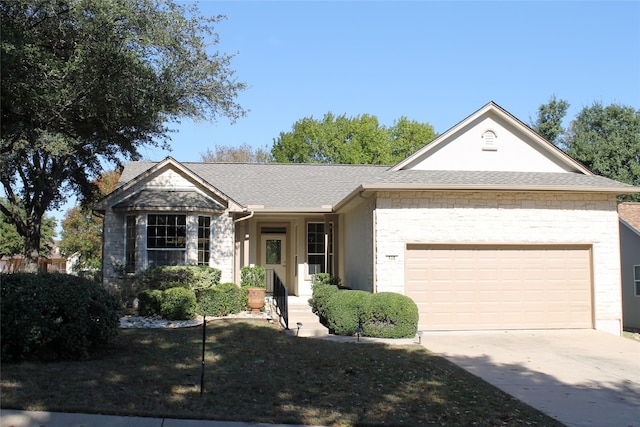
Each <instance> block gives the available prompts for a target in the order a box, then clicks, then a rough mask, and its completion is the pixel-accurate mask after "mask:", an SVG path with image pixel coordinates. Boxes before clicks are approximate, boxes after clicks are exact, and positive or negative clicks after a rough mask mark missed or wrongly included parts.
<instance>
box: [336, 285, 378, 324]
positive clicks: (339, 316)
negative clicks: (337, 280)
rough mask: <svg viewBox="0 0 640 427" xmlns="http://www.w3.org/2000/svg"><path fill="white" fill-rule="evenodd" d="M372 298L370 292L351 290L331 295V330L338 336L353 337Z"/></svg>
mask: <svg viewBox="0 0 640 427" xmlns="http://www.w3.org/2000/svg"><path fill="white" fill-rule="evenodd" d="M371 296H372V295H371V294H370V293H369V292H365V291H349V290H347V291H339V292H335V293H333V294H331V296H330V297H329V299H328V301H327V308H328V314H327V323H328V324H327V326H328V327H329V329H330V330H332V331H333V333H334V334H336V335H353V333H354V332H355V330H356V328H358V327H360V319H361V317H362V314H363V311H364V310H366V307H367V305H368V304H369V299H370V298H371Z"/></svg>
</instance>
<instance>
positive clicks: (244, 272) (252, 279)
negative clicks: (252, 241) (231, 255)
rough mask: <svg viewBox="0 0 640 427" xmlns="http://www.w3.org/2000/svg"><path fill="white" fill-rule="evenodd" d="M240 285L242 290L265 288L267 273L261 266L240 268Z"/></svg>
mask: <svg viewBox="0 0 640 427" xmlns="http://www.w3.org/2000/svg"><path fill="white" fill-rule="evenodd" d="M240 285H241V286H242V287H243V288H245V287H246V288H266V287H267V271H266V270H265V268H264V267H263V266H261V265H254V266H252V267H242V268H241V269H240Z"/></svg>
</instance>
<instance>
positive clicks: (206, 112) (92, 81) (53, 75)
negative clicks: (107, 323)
mask: <svg viewBox="0 0 640 427" xmlns="http://www.w3.org/2000/svg"><path fill="white" fill-rule="evenodd" d="M0 12H1V22H0V24H1V27H2V41H1V43H0V47H1V49H2V50H1V52H0V54H1V58H0V60H1V64H0V66H1V69H2V88H1V95H0V98H1V107H2V112H1V131H2V132H1V135H2V136H1V137H0V181H1V182H2V185H3V188H4V192H5V194H6V196H7V199H8V202H9V204H8V206H7V205H2V206H0V211H1V212H2V213H3V214H4V215H5V216H6V218H7V219H8V220H9V221H10V222H12V223H13V224H15V226H16V229H17V231H18V233H19V234H20V235H22V236H24V237H25V240H26V245H27V254H26V255H27V256H28V257H29V259H30V260H31V261H32V263H35V260H36V259H37V258H38V248H39V247H40V244H39V243H40V236H41V225H42V218H43V216H44V214H45V212H46V211H47V210H48V209H55V208H57V207H59V206H60V204H61V203H62V202H64V201H65V198H66V195H67V194H68V193H69V192H70V191H74V192H75V193H76V194H77V195H78V197H79V199H80V200H81V202H82V203H85V204H86V203H87V202H88V201H90V200H92V198H93V195H94V194H95V193H96V191H97V189H96V186H95V183H94V179H95V177H97V176H99V174H100V173H101V171H102V168H103V167H104V166H105V165H108V164H115V165H120V164H121V163H122V162H123V161H125V160H137V159H139V158H140V151H139V149H140V148H141V147H142V146H156V147H158V146H159V147H162V148H169V141H170V138H169V131H170V129H169V127H168V126H169V125H170V123H171V122H175V121H177V120H178V119H179V118H181V117H189V118H192V119H195V120H214V121H215V120H216V119H217V118H218V117H220V116H226V117H228V118H229V119H231V120H232V121H235V119H237V118H238V117H241V116H242V115H244V114H245V112H244V110H243V109H242V108H241V107H240V106H239V105H238V104H237V103H236V102H235V101H234V100H235V98H236V97H237V95H238V93H239V92H240V91H242V90H243V89H244V88H245V85H244V84H243V83H238V82H236V81H235V80H234V78H233V72H232V71H231V70H230V68H229V66H230V61H231V59H232V56H229V55H224V54H220V53H218V52H215V53H211V50H210V48H209V46H208V45H207V42H211V43H212V44H217V43H218V35H217V34H216V33H215V32H214V31H213V29H214V28H213V26H214V24H215V23H217V22H218V21H220V20H221V19H223V18H224V17H222V16H217V17H212V18H206V17H203V16H201V15H200V13H199V10H198V9H197V6H196V5H190V6H180V5H176V4H174V3H172V2H171V1H170V0H103V1H91V0H57V1H54V2H52V1H50V0H21V1H14V0H0ZM19 206H23V207H24V211H25V214H26V215H24V216H22V215H21V214H20V209H19Z"/></svg>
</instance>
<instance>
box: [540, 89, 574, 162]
mask: <svg viewBox="0 0 640 427" xmlns="http://www.w3.org/2000/svg"><path fill="white" fill-rule="evenodd" d="M568 108H569V103H568V102H567V101H565V100H563V99H560V100H557V99H556V97H555V95H553V96H552V97H551V98H550V99H549V102H548V103H546V104H542V105H540V107H538V116H537V117H536V120H535V121H532V122H531V127H532V128H533V129H535V130H536V131H537V132H538V133H539V134H540V135H542V137H544V138H545V139H546V140H547V141H549V142H552V143H554V144H555V145H556V146H557V147H558V148H561V149H562V148H566V147H565V146H564V140H563V137H564V133H565V130H564V128H563V127H562V120H563V119H564V116H565V115H566V114H567V109H568Z"/></svg>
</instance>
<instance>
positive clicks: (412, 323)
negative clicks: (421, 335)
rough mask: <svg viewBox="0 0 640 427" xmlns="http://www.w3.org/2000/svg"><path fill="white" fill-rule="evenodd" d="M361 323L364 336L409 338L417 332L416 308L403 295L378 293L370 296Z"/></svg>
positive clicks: (409, 299)
mask: <svg viewBox="0 0 640 427" xmlns="http://www.w3.org/2000/svg"><path fill="white" fill-rule="evenodd" d="M361 321H362V334H363V335H364V336H367V337H378V338H411V337H414V336H415V335H416V332H417V331H418V307H417V306H416V303H415V302H413V300H412V299H411V298H409V297H407V296H405V295H401V294H397V293H393V292H380V293H377V294H373V295H371V298H370V300H369V304H367V308H366V310H365V311H364V312H363V314H362V318H361Z"/></svg>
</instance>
